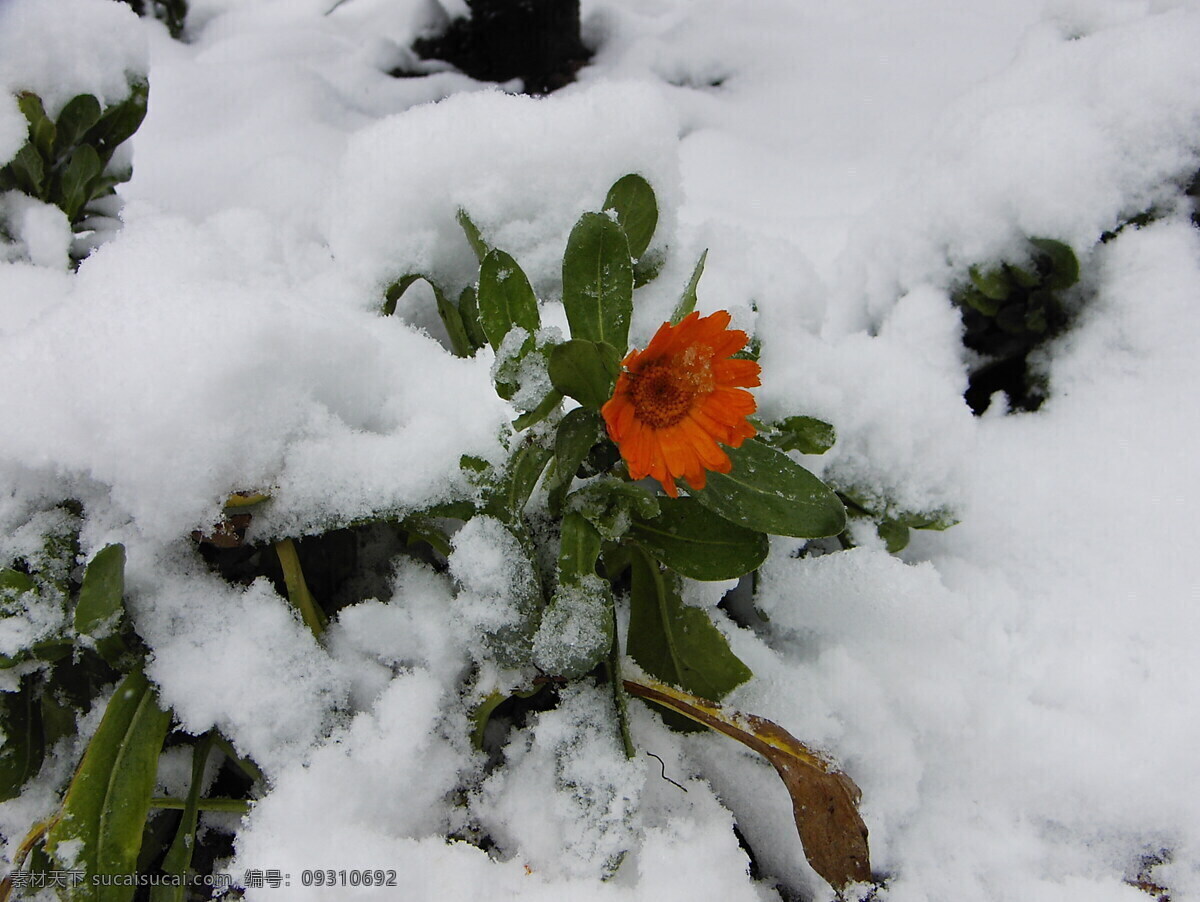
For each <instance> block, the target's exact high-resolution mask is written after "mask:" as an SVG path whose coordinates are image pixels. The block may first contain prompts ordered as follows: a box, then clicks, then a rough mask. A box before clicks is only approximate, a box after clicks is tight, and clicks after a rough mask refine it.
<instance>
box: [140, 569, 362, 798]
mask: <svg viewBox="0 0 1200 902" xmlns="http://www.w3.org/2000/svg"><path fill="white" fill-rule="evenodd" d="M136 611H137V625H138V629H139V631H140V632H141V634H142V636H143V637H144V638H145V639H146V641H147V643H148V644H149V645H150V647H151V648H152V649H153V650H154V653H153V658H152V660H151V661H150V664H149V666H148V667H147V675H148V676H149V677H150V679H151V680H153V681H154V682H155V683H156V684H157V685H158V688H159V697H160V698H161V700H162V704H163V706H164V707H169V708H173V709H174V712H175V716H176V717H177V718H178V719H179V722H180V724H181V725H182V727H183V729H185V730H186V731H187V732H189V733H194V734H199V733H203V732H204V731H205V730H207V729H209V728H211V727H214V726H215V727H217V728H218V729H219V730H221V731H222V732H223V733H224V734H225V735H226V736H228V737H229V739H230V740H231V741H232V742H233V743H234V745H235V746H236V747H237V749H238V751H239V752H241V753H242V754H245V755H249V756H250V757H251V758H253V759H254V761H255V762H257V763H258V765H259V766H260V767H262V768H263V770H264V771H265V772H266V773H267V774H268V776H270V775H272V774H274V773H275V772H277V771H278V770H279V769H280V768H281V767H283V766H284V765H285V764H286V763H287V762H289V761H292V760H294V759H295V758H297V757H298V756H300V755H301V754H303V753H304V752H305V751H306V750H307V749H308V747H309V746H311V745H312V744H313V743H315V742H317V741H319V740H320V739H321V738H322V737H323V736H324V735H325V733H326V731H327V730H328V728H329V727H330V725H331V723H332V716H333V712H334V709H335V707H337V706H338V705H340V704H341V703H342V701H343V699H344V697H345V694H346V688H345V686H344V685H343V684H342V683H341V681H340V680H339V679H338V678H337V675H336V673H335V671H334V668H333V666H332V663H331V661H330V658H329V655H328V654H327V653H326V652H325V651H324V650H323V649H322V648H321V647H320V646H319V645H317V642H316V640H315V639H314V638H313V636H312V633H310V632H309V631H308V629H307V628H306V627H305V626H304V624H303V623H302V622H301V621H300V619H299V616H298V615H297V614H296V612H295V610H294V609H293V608H292V607H291V606H290V605H289V604H288V602H287V601H285V600H284V599H282V598H280V597H279V596H278V595H277V594H276V593H275V590H274V589H273V588H272V587H271V584H270V583H269V582H267V581H266V580H261V579H260V580H258V581H256V582H255V583H253V584H252V585H250V586H248V587H246V588H241V587H236V586H230V585H228V584H227V583H224V582H222V581H221V580H219V579H217V578H216V577H215V576H211V575H209V574H205V573H199V572H196V573H193V574H191V575H190V578H186V577H185V578H182V579H181V578H179V577H178V576H170V577H166V578H164V579H163V580H162V582H161V584H160V585H158V586H156V587H155V588H154V589H153V590H151V591H149V592H147V593H146V595H145V596H144V597H139V599H138V601H137V604H136Z"/></svg>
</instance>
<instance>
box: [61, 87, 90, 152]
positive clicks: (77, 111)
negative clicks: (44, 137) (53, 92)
mask: <svg viewBox="0 0 1200 902" xmlns="http://www.w3.org/2000/svg"><path fill="white" fill-rule="evenodd" d="M99 121H100V101H99V100H97V99H96V98H95V97H93V96H92V95H91V94H78V95H76V96H75V97H72V98H71V99H70V100H68V101H67V104H66V106H64V107H63V108H62V112H60V113H59V114H58V122H57V123H56V134H55V138H54V155H55V157H61V156H63V155H64V154H66V152H67V151H68V150H70V149H71V148H72V147H74V146H75V145H76V144H78V143H79V142H80V140H81V139H82V138H83V136H84V135H85V134H87V133H88V132H89V131H91V129H92V127H93V126H95V124H96V123H97V122H99Z"/></svg>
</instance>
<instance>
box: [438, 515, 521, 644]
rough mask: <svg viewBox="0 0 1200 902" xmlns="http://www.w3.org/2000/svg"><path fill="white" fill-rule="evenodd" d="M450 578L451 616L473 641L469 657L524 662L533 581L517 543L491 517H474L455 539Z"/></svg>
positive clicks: (505, 529) (502, 526)
mask: <svg viewBox="0 0 1200 902" xmlns="http://www.w3.org/2000/svg"><path fill="white" fill-rule="evenodd" d="M453 549H454V550H453V552H452V553H451V554H450V574H451V575H452V576H453V577H454V579H455V581H456V582H457V583H458V586H459V592H458V595H457V596H456V597H455V599H454V616H455V618H456V619H457V621H458V622H459V624H460V625H461V627H462V629H463V630H464V632H465V633H466V634H467V635H470V636H473V637H475V639H474V641H475V642H476V644H475V646H474V648H473V649H472V654H473V655H475V657H476V658H477V659H478V660H486V659H490V658H495V659H496V660H498V661H499V662H500V663H501V664H504V665H506V666H511V665H514V664H518V663H521V662H523V661H524V660H526V658H527V655H528V646H529V642H530V634H531V632H532V627H533V617H534V614H535V613H536V607H537V602H538V599H537V597H536V596H537V594H538V593H537V577H536V575H535V574H534V571H533V565H532V564H531V563H530V561H529V558H528V557H527V556H526V554H525V550H524V549H523V548H522V547H521V543H520V542H519V541H518V540H517V537H516V536H514V535H513V534H512V533H511V532H510V531H509V530H508V527H506V526H505V525H504V524H503V523H501V522H500V521H499V520H497V519H495V518H494V517H488V516H477V517H472V518H471V519H470V520H469V521H467V523H466V524H465V525H464V526H463V528H462V529H460V530H459V531H458V532H457V533H455V535H454V539H453Z"/></svg>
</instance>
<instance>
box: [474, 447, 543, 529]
mask: <svg viewBox="0 0 1200 902" xmlns="http://www.w3.org/2000/svg"><path fill="white" fill-rule="evenodd" d="M552 453H553V452H551V451H550V449H549V448H543V447H542V446H541V445H540V444H539V443H537V442H533V441H527V442H525V443H524V444H523V445H521V447H519V448H518V449H517V450H516V452H514V454H513V455H512V457H510V458H509V460H508V466H507V467H505V470H504V475H503V476H502V477H501V478H500V480H499V482H498V483H497V484H496V485H495V486H494V487H493V489H492V491H491V492H490V493H489V496H488V500H487V503H486V504H485V505H484V512H485V513H488V514H490V515H491V516H493V517H495V518H496V519H497V520H500V521H502V522H504V523H507V524H509V525H512V524H515V523H519V522H520V520H521V516H522V514H523V513H524V511H525V505H526V504H527V503H528V502H529V496H530V495H532V494H533V490H534V488H535V487H536V486H537V482H538V479H540V478H541V475H542V471H543V470H545V469H546V464H547V463H549V461H550V457H551V455H552Z"/></svg>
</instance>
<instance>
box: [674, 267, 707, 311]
mask: <svg viewBox="0 0 1200 902" xmlns="http://www.w3.org/2000/svg"><path fill="white" fill-rule="evenodd" d="M707 259H708V248H705V249H704V252H703V253H701V254H700V259H699V260H697V261H696V267H695V268H694V269H693V270H692V277H691V278H690V279H688V283H687V287H686V288H684V289H683V294H682V295H681V296H680V298H679V303H678V304H676V305H675V312H674V313H672V314H671V324H672V325H674V324H675V323H678V322H680V321H681V320H682V319H683V318H684V317H685V316H687V315H688V314H689V313H691V312H692V311H693V310H695V309H696V289H697V288H698V287H699V286H700V277H701V276H702V275H704V261H705V260H707Z"/></svg>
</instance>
